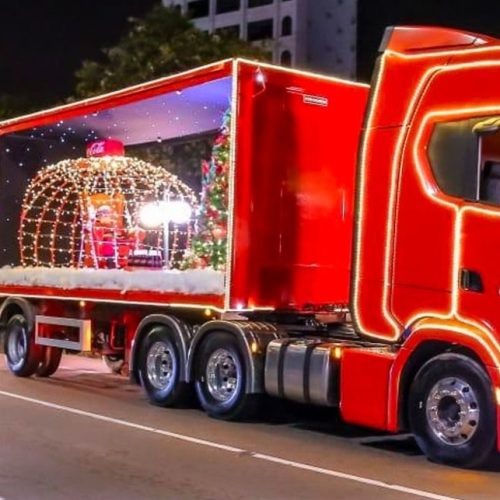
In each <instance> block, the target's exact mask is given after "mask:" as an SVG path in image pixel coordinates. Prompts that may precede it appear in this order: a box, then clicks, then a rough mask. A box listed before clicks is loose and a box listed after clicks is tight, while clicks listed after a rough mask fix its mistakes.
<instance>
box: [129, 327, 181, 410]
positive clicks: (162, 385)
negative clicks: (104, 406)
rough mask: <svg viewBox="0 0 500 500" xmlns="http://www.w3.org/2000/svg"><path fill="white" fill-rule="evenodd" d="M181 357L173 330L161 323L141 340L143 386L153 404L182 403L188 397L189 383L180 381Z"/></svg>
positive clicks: (141, 376)
mask: <svg viewBox="0 0 500 500" xmlns="http://www.w3.org/2000/svg"><path fill="white" fill-rule="evenodd" d="M180 373H181V359H180V353H179V349H177V346H176V345H175V337H174V335H173V334H172V333H171V331H170V330H169V329H168V328H166V327H164V326H162V325H158V326H155V327H153V328H152V329H151V330H150V331H149V332H148V333H147V334H146V337H145V338H144V339H143V341H142V345H141V348H140V352H139V360H138V374H139V380H140V381H141V385H142V387H143V388H144V390H145V391H146V394H147V396H148V398H149V400H150V402H151V403H153V404H154V405H157V406H164V407H167V406H170V407H172V406H180V405H183V404H185V403H186V402H187V401H188V400H189V396H190V386H189V384H187V383H186V382H181V381H180Z"/></svg>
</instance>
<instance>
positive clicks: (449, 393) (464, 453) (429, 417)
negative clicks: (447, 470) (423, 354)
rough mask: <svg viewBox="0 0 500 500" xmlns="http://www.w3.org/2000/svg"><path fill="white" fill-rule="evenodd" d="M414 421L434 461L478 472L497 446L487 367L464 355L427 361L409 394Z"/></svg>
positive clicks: (423, 447) (419, 435)
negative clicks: (469, 468) (478, 467)
mask: <svg viewBox="0 0 500 500" xmlns="http://www.w3.org/2000/svg"><path fill="white" fill-rule="evenodd" d="M409 419H410V426H411V429H412V432H413V433H414V434H415V437H416V439H417V442H418V444H419V446H420V448H421V449H422V450H423V451H424V453H425V454H426V455H427V456H428V457H429V458H430V459H431V460H433V461H436V462H441V463H447V464H453V465H459V466H462V467H477V466H480V465H482V464H484V463H485V462H486V461H487V460H488V459H489V458H490V456H491V455H492V453H493V451H494V449H495V446H496V434H497V432H496V407H495V400H494V396H493V391H492V386H491V381H490V379H489V377H488V375H487V373H486V372H485V370H484V369H483V367H482V366H481V365H480V364H479V363H477V362H476V361H474V360H473V359H471V358H468V357H466V356H463V355H461V354H455V353H448V354H442V355H440V356H436V357H435V358H433V359H431V360H430V361H428V362H427V363H426V364H425V365H424V366H423V367H422V368H421V369H420V370H419V372H418V373H417V375H416V377H415V380H414V381H413V383H412V386H411V390H410V403H409Z"/></svg>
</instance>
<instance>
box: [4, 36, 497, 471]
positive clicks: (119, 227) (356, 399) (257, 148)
mask: <svg viewBox="0 0 500 500" xmlns="http://www.w3.org/2000/svg"><path fill="white" fill-rule="evenodd" d="M499 55H500V43H499V42H498V41H497V40H494V39H491V38H488V37H483V36H479V35H474V34H470V33H464V32H459V31H455V30H449V29H440V28H416V27H413V28H408V27H403V28H394V29H388V30H387V33H386V36H385V37H384V41H383V44H382V48H381V55H380V58H379V61H378V64H377V68H376V73H375V77H374V85H373V87H372V88H371V89H370V88H369V87H368V86H367V85H364V84H359V83H356V82H350V81H345V80H340V79H336V78H331V77H327V76H322V75H315V74H310V73H306V72H300V71H296V70H291V69H285V68H279V67H274V66H270V65H267V64H264V63H255V62H250V61H243V60H229V61H223V62H221V63H217V64H212V65H208V66H206V67H203V68H199V69H196V70H192V71H187V72H185V73H182V74H179V75H175V76H171V77H167V78H164V79H160V80H157V81H154V82H150V83H147V84H143V85H140V86H136V87H132V88H130V89H126V90H124V91H119V92H114V93H112V94H108V95H105V96H102V97H98V98H94V99H90V100H86V101H83V102H79V103H75V104H70V105H67V106H63V107H60V108H56V109H53V110H49V111H45V112H41V113H36V114H34V115H30V116H26V117H21V118H19V119H15V120H9V121H6V122H3V123H2V124H0V168H1V172H2V177H1V179H0V182H1V183H3V184H4V185H3V188H4V189H3V192H4V193H5V196H4V197H2V199H1V200H0V208H1V213H2V214H4V220H3V221H2V231H3V242H4V245H5V246H4V248H3V249H1V250H2V251H0V260H2V262H1V264H3V265H5V266H8V267H3V268H1V269H0V296H1V297H3V302H2V306H1V309H0V321H1V324H2V327H3V330H4V333H5V351H6V356H7V362H8V365H9V367H10V369H11V371H12V372H13V373H14V374H16V375H19V376H31V375H33V374H37V375H38V376H47V375H50V374H52V373H53V372H54V371H55V370H56V369H57V366H58V363H59V360H60V356H61V353H62V350H63V349H72V350H76V351H86V350H91V351H94V352H101V353H103V354H104V355H105V356H107V357H108V359H110V360H114V361H117V362H118V363H120V364H122V363H124V367H126V368H128V369H129V370H130V374H131V377H132V378H133V380H135V381H137V382H140V383H141V384H142V386H143V388H144V390H145V392H146V394H147V395H148V397H149V399H150V400H151V401H152V402H153V403H155V404H158V405H161V406H174V405H179V404H181V403H182V402H184V401H185V400H186V398H189V396H190V394H191V390H192V388H193V387H194V389H195V391H196V394H197V397H198V400H199V402H200V404H201V406H202V408H203V409H204V410H205V411H206V412H207V413H208V414H209V415H211V416H214V417H218V418H223V419H237V418H240V419H241V418H247V417H249V416H250V415H251V414H253V413H254V412H255V410H256V409H257V407H258V403H259V402H261V400H262V397H263V396H264V395H265V394H270V395H273V396H278V397H282V398H286V399H290V400H294V401H299V402H303V403H309V404H315V405H323V406H334V407H339V408H340V412H341V415H342V417H343V418H344V419H345V420H346V421H347V422H352V423H356V424H361V425H366V426H369V427H373V428H377V429H383V430H387V431H391V432H398V431H400V430H403V429H410V430H411V431H412V432H413V433H414V434H415V435H416V438H417V441H418V443H419V445H420V446H421V447H422V449H423V450H424V451H425V453H426V454H427V455H428V456H430V457H431V458H432V459H434V460H438V461H442V462H446V463H454V464H458V465H462V466H474V465H478V464H480V463H483V462H484V461H485V460H486V459H487V458H488V457H489V456H490V455H491V453H493V452H494V451H496V450H497V448H498V443H497V437H498V432H497V428H498V422H499V420H498V419H499V416H498V415H499V413H498V408H497V407H498V404H499V402H500V389H498V388H499V387H500V373H499V367H500V346H499V345H498V340H497V339H498V335H497V333H496V332H497V329H498V325H499V323H500V320H499V319H498V318H497V314H496V312H495V311H496V307H495V305H494V304H495V301H497V300H498V285H499V281H498V279H497V274H498V266H497V265H496V262H495V260H494V248H496V247H497V245H496V243H497V241H496V240H497V239H498V237H497V236H496V234H497V232H496V231H495V229H494V227H492V226H494V225H495V224H497V221H498V219H499V214H500V208H499V207H500V195H498V189H497V188H498V183H497V180H498V179H499V178H500V167H499V165H500V118H499V115H500V113H499V111H500V94H499V93H498V83H499V82H500V73H499V69H500V58H499ZM368 101H369V103H368ZM186 151H189V152H190V154H189V155H186ZM193 151H194V153H193ZM193 154H194V157H195V160H193ZM196 155H198V156H196ZM193 161H194V164H195V167H194V168H193ZM196 162H198V163H196ZM200 166H201V168H199V167H200ZM122 368H123V367H122Z"/></svg>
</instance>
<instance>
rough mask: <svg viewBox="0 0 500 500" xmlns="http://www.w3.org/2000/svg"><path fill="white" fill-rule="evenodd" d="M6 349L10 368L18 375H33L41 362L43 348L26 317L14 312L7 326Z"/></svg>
mask: <svg viewBox="0 0 500 500" xmlns="http://www.w3.org/2000/svg"><path fill="white" fill-rule="evenodd" d="M4 351H5V357H6V358H7V366H8V367H9V370H10V371H11V372H12V373H13V374H14V375H16V376H17V377H31V375H33V374H34V373H35V372H36V370H37V369H38V366H39V364H40V361H41V358H42V349H41V347H40V346H39V345H36V344H35V341H34V338H33V335H32V333H31V332H30V331H29V327H28V323H27V321H26V318H25V317H24V316H23V315H22V314H14V316H12V317H11V318H10V319H9V321H8V322H7V325H6V328H5V339H4Z"/></svg>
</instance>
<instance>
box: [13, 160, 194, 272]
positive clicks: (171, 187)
mask: <svg viewBox="0 0 500 500" xmlns="http://www.w3.org/2000/svg"><path fill="white" fill-rule="evenodd" d="M166 201H168V202H175V201H179V202H183V203H184V204H186V203H187V204H189V206H190V207H192V209H193V210H192V212H193V213H195V211H196V208H197V200H196V196H195V194H194V192H193V190H192V189H191V188H189V187H188V186H187V185H186V184H185V183H183V182H182V181H181V180H180V179H179V178H178V177H177V176H175V175H173V174H171V173H169V172H167V171H166V170H165V169H164V168H162V167H158V166H155V165H152V164H151V163H147V162H145V161H142V160H139V159H137V158H130V157H126V156H112V155H107V156H99V157H89V158H78V159H68V160H63V161H60V162H58V163H55V164H53V165H49V166H47V167H44V168H42V169H41V170H40V171H39V172H38V173H37V175H36V176H35V177H34V178H33V179H32V180H31V182H30V184H29V186H28V188H27V190H26V193H25V195H24V199H23V203H22V211H21V221H20V228H19V244H20V253H21V263H22V265H23V266H46V267H94V268H103V267H112V268H121V267H126V266H127V265H130V264H131V262H132V263H133V262H136V265H141V264H140V262H142V263H143V264H144V265H150V261H151V259H150V258H148V257H152V256H154V257H155V259H156V261H155V262H156V264H155V266H157V265H158V264H157V261H158V260H159V261H161V262H162V264H163V265H165V266H168V267H180V266H181V264H182V261H183V259H184V252H185V251H186V249H187V248H189V246H190V244H191V237H192V233H193V227H194V221H193V220H192V219H191V220H189V221H188V222H186V223H182V224H179V223H176V222H175V218H173V219H171V220H165V221H164V223H163V224H162V225H161V226H160V227H157V228H150V227H147V228H144V227H140V220H139V219H140V216H139V214H140V209H141V207H143V206H144V205H145V204H147V203H155V202H163V203H164V202H166ZM165 245H167V248H166V249H165ZM134 259H135V260H134ZM141 259H142V260H141ZM137 262H139V264H137Z"/></svg>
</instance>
